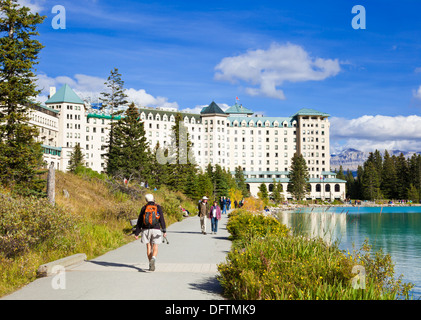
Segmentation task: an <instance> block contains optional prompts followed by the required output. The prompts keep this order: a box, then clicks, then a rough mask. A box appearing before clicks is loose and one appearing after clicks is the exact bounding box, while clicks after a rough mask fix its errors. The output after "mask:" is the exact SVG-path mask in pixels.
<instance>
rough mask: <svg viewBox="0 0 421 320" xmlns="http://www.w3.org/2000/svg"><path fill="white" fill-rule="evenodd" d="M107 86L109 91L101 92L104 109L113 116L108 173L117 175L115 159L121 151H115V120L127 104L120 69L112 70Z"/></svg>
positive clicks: (108, 154) (109, 141) (109, 142)
mask: <svg viewBox="0 0 421 320" xmlns="http://www.w3.org/2000/svg"><path fill="white" fill-rule="evenodd" d="M104 84H105V85H106V86H107V91H105V92H101V97H100V98H99V99H100V100H101V101H102V109H107V110H108V111H109V113H110V115H111V125H110V134H109V137H108V153H107V173H108V174H111V175H113V174H115V173H116V172H117V170H118V167H117V166H116V164H117V162H118V160H116V159H114V157H118V156H119V151H118V150H114V147H115V142H114V125H115V120H114V119H115V118H116V117H117V116H118V115H120V114H121V112H120V111H118V108H119V107H121V106H124V105H126V104H127V100H126V98H127V95H126V94H125V92H124V91H125V89H124V81H123V80H122V79H121V74H120V73H118V69H117V68H114V70H111V72H110V76H109V77H108V79H107V81H106V82H105V83H104Z"/></svg>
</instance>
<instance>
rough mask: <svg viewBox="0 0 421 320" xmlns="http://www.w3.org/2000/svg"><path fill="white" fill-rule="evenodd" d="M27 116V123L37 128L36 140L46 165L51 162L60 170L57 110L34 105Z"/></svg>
mask: <svg viewBox="0 0 421 320" xmlns="http://www.w3.org/2000/svg"><path fill="white" fill-rule="evenodd" d="M28 117H29V121H28V123H29V124H30V125H33V126H35V127H37V128H38V131H39V135H38V137H37V138H36V141H37V142H41V145H42V149H43V152H44V161H45V163H46V166H47V167H48V166H49V165H50V164H53V165H54V167H55V168H56V169H58V170H60V168H61V167H60V160H61V147H60V143H59V141H58V138H59V118H58V112H56V111H54V110H51V109H49V108H46V107H34V108H31V109H30V112H29V114H28Z"/></svg>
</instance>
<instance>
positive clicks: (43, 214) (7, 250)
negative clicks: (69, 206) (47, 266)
mask: <svg viewBox="0 0 421 320" xmlns="http://www.w3.org/2000/svg"><path fill="white" fill-rule="evenodd" d="M75 228H76V221H75V219H74V218H73V217H72V216H71V215H70V214H67V213H65V212H64V211H63V210H62V209H60V208H59V207H54V206H52V205H50V204H49V203H48V201H47V200H46V199H36V198H32V197H30V198H17V199H11V198H10V199H7V198H6V197H4V196H0V253H2V255H3V256H5V257H7V258H10V257H14V256H16V255H20V254H22V253H25V252H27V251H28V250H29V249H32V248H35V247H37V246H39V245H47V246H49V247H50V249H54V248H55V247H57V246H63V245H64V244H65V243H66V242H65V241H64V240H63V239H64V238H65V236H66V235H67V234H69V233H71V232H73V231H74V230H75ZM66 245H69V243H67V244H66Z"/></svg>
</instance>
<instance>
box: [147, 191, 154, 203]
mask: <svg viewBox="0 0 421 320" xmlns="http://www.w3.org/2000/svg"><path fill="white" fill-rule="evenodd" d="M145 199H146V201H147V202H153V201H154V200H153V194H150V193H148V194H147V195H146V196H145Z"/></svg>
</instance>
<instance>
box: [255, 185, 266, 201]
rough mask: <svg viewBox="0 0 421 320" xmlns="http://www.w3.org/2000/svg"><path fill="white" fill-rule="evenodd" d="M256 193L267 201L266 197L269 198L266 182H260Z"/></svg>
mask: <svg viewBox="0 0 421 320" xmlns="http://www.w3.org/2000/svg"><path fill="white" fill-rule="evenodd" d="M257 195H258V196H259V198H260V199H261V200H263V201H264V202H265V203H266V202H267V201H268V199H269V193H268V189H267V187H266V184H264V183H262V184H260V186H259V192H258V193H257Z"/></svg>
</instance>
